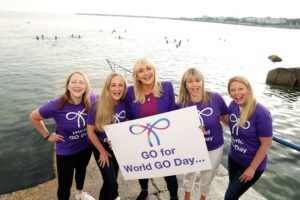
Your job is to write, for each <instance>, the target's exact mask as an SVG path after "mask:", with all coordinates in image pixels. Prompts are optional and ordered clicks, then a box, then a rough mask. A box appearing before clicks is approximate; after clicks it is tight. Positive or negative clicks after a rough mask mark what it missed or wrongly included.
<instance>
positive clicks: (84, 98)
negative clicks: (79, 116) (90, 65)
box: [58, 71, 91, 113]
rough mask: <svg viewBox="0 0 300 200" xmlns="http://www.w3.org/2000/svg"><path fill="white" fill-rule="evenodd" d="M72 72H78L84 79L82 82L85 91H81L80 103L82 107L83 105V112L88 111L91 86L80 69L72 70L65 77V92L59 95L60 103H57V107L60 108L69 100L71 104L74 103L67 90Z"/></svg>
mask: <svg viewBox="0 0 300 200" xmlns="http://www.w3.org/2000/svg"><path fill="white" fill-rule="evenodd" d="M74 74H80V75H81V76H82V77H83V79H84V84H85V89H86V91H85V92H84V93H83V96H82V100H81V103H82V104H83V107H84V110H85V113H88V112H89V110H90V107H91V101H90V92H91V86H90V82H89V79H88V78H87V77H86V75H85V74H84V73H82V72H80V71H74V72H72V73H71V74H70V75H69V76H68V78H67V81H66V86H65V88H66V89H65V92H64V94H63V95H61V97H60V98H61V101H60V103H59V104H58V109H60V110H61V109H62V107H63V106H64V105H65V104H66V103H67V101H69V102H71V103H72V104H74V102H73V100H72V98H71V95H70V91H69V90H68V85H69V83H70V80H71V77H72V76H73V75H74Z"/></svg>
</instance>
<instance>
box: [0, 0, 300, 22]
mask: <svg viewBox="0 0 300 200" xmlns="http://www.w3.org/2000/svg"><path fill="white" fill-rule="evenodd" d="M298 2H299V3H298ZM299 5H300V0H47V1H45V0H0V10H8V11H25V12H48V13H67V14H72V13H79V12H80V13H83V12H84V13H103V14H125V15H142V16H160V17H201V16H203V15H208V16H232V17H247V16H255V17H268V16H270V17H285V18H300V11H299V8H300V6H299Z"/></svg>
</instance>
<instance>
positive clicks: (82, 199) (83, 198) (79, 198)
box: [75, 192, 95, 200]
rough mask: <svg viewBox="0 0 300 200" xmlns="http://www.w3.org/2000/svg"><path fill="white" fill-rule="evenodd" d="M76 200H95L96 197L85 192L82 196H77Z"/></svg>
mask: <svg viewBox="0 0 300 200" xmlns="http://www.w3.org/2000/svg"><path fill="white" fill-rule="evenodd" d="M75 199H76V200H95V199H94V197H92V196H91V195H89V194H88V193H86V192H83V193H81V194H76V195H75Z"/></svg>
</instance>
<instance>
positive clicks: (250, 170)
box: [239, 167, 255, 183]
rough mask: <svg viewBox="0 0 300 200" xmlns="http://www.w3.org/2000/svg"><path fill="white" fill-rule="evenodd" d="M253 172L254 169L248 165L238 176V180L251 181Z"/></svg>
mask: <svg viewBox="0 0 300 200" xmlns="http://www.w3.org/2000/svg"><path fill="white" fill-rule="evenodd" d="M254 174H255V170H254V169H253V168H252V167H248V168H247V169H246V170H245V171H244V173H243V174H242V175H241V176H240V178H239V179H240V181H241V182H244V183H246V182H247V181H251V180H252V178H253V176H254Z"/></svg>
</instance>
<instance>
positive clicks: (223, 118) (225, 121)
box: [219, 114, 229, 127]
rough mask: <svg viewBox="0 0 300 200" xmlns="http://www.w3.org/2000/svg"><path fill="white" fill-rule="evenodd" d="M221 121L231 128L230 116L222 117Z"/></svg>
mask: <svg viewBox="0 0 300 200" xmlns="http://www.w3.org/2000/svg"><path fill="white" fill-rule="evenodd" d="M219 118H220V121H221V122H222V123H223V124H224V125H225V126H227V127H229V114H227V115H220V117H219Z"/></svg>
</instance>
